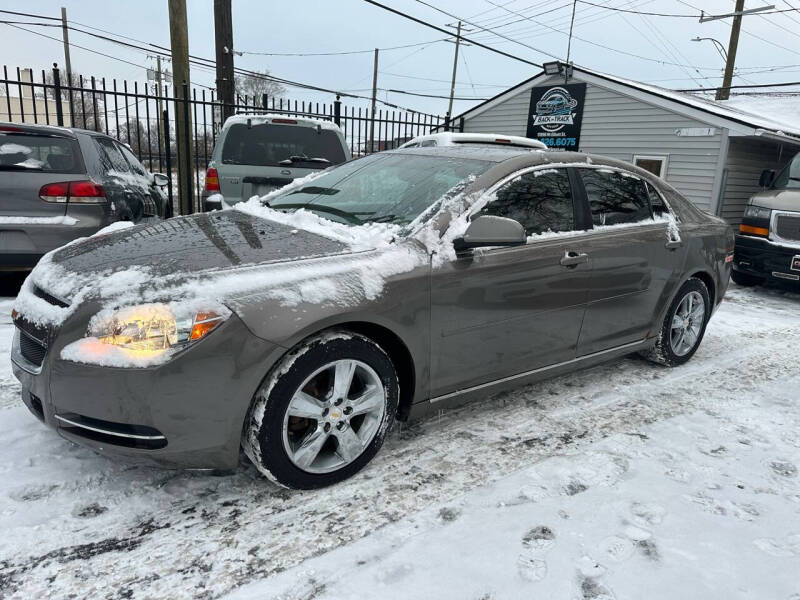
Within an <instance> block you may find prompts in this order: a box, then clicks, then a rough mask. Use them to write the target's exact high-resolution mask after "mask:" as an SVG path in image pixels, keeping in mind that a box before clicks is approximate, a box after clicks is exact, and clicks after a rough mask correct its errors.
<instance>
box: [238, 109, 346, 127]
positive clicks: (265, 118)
mask: <svg viewBox="0 0 800 600" xmlns="http://www.w3.org/2000/svg"><path fill="white" fill-rule="evenodd" d="M275 119H277V120H278V122H279V123H280V121H281V120H283V121H286V120H290V121H297V124H298V125H313V126H314V127H316V126H319V127H322V129H330V130H332V131H341V129H340V128H339V126H338V125H337V124H336V123H334V122H333V121H324V120H322V119H314V118H312V117H295V116H292V115H282V114H278V113H242V114H238V115H233V116H232V117H228V118H227V119H226V121H225V125H224V126H225V127H228V126H230V125H233V124H237V123H243V124H247V122H248V121H250V122H259V123H270V122H272V121H274V120H275Z"/></svg>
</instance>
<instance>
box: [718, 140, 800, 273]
mask: <svg viewBox="0 0 800 600" xmlns="http://www.w3.org/2000/svg"><path fill="white" fill-rule="evenodd" d="M759 184H760V185H761V187H762V188H765V189H764V190H763V191H761V192H758V193H757V194H755V195H754V196H753V197H752V198H750V201H749V202H748V203H747V208H745V211H744V217H743V218H742V224H741V225H740V226H739V233H738V234H737V236H736V252H735V254H734V259H733V272H732V273H731V278H732V279H733V280H734V281H735V282H736V283H738V284H739V285H745V286H748V285H757V284H759V283H763V282H764V281H766V280H768V279H773V280H774V279H780V280H789V281H800V154H798V155H797V156H795V157H794V158H793V159H792V160H791V161H790V162H789V164H788V165H786V167H784V168H783V170H782V171H781V172H780V173H778V175H777V176H776V175H775V171H771V170H767V171H764V172H763V173H762V174H761V178H760V181H759Z"/></svg>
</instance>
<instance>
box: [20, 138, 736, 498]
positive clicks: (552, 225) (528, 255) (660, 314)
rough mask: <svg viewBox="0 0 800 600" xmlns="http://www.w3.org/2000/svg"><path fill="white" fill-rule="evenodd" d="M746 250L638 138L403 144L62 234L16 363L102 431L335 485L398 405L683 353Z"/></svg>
mask: <svg viewBox="0 0 800 600" xmlns="http://www.w3.org/2000/svg"><path fill="white" fill-rule="evenodd" d="M300 209H303V210H300ZM732 252H733V232H732V231H731V229H730V227H729V226H728V225H726V224H725V223H724V222H723V221H722V220H720V219H718V218H716V217H713V216H709V215H707V214H705V213H703V212H701V211H700V210H698V209H697V208H695V207H694V205H693V204H692V203H691V202H689V201H687V200H686V199H685V198H684V197H682V196H681V195H680V194H679V193H678V192H677V191H675V190H674V189H673V188H672V187H670V186H669V185H668V184H667V183H665V182H664V181H662V180H661V179H658V178H657V177H655V176H653V175H651V174H650V173H648V172H647V171H644V170H642V169H639V168H636V167H633V166H631V165H629V164H626V163H623V162H620V161H616V160H612V159H608V158H603V157H600V156H594V155H585V154H579V153H570V152H528V151H526V150H520V149H515V148H493V149H487V148H471V147H463V146H461V147H447V148H418V149H407V150H395V151H390V152H382V153H376V154H372V155H369V156H366V157H363V158H360V159H358V160H353V161H350V162H348V163H345V164H343V165H341V166H339V167H336V168H333V169H331V170H330V171H328V172H327V173H324V174H322V175H320V176H319V177H317V178H316V179H314V180H313V181H311V182H310V183H303V182H300V183H298V184H295V185H292V186H289V187H288V188H285V189H283V190H280V191H278V192H276V193H274V194H272V195H270V196H268V197H267V198H265V199H260V198H255V199H253V200H251V201H249V202H248V203H246V204H244V205H241V206H238V207H235V209H233V210H226V211H221V212H211V213H205V214H199V215H192V216H188V217H180V218H177V219H172V220H171V226H170V227H169V228H166V227H163V226H159V225H155V226H139V227H134V228H132V229H129V230H127V231H120V232H116V233H111V234H109V235H103V236H99V237H97V238H94V239H91V240H87V241H85V242H82V243H80V244H75V245H72V246H70V247H67V248H64V249H61V250H59V251H57V252H55V253H54V254H53V255H52V256H50V257H48V259H47V261H43V263H42V264H40V265H39V266H38V267H37V269H36V270H34V271H33V273H32V274H31V276H30V277H29V278H28V280H27V281H26V283H25V286H24V287H23V290H22V291H21V293H20V297H19V298H18V299H17V303H16V304H15V305H14V310H15V312H14V323H15V325H16V328H17V332H16V337H15V340H14V343H13V348H12V362H13V370H14V374H15V375H16V376H17V378H18V379H19V380H20V382H21V384H22V396H23V399H24V401H25V403H26V404H27V405H28V407H29V408H30V409H31V411H32V412H33V413H34V414H36V415H37V416H38V418H39V419H41V420H42V421H43V422H44V423H45V424H47V425H48V426H50V427H53V428H55V429H56V430H57V431H58V432H59V433H60V434H61V435H62V436H63V437H65V438H67V439H69V440H73V441H75V442H77V443H80V444H84V445H86V446H89V447H91V448H94V449H95V450H97V451H98V452H102V453H104V454H109V455H116V456H123V457H127V458H129V459H135V460H139V461H146V462H149V463H154V464H158V465H162V466H170V467H191V468H217V469H231V468H235V467H236V466H237V464H238V461H239V449H240V446H241V447H243V448H244V450H245V452H246V453H247V455H248V456H249V457H250V459H251V460H252V461H253V462H254V464H255V465H256V467H258V469H259V470H261V472H262V473H264V474H265V475H266V476H267V477H269V478H271V479H273V480H275V481H277V482H279V483H280V484H282V485H285V486H291V487H295V488H316V487H320V486H325V485H328V484H332V483H335V482H338V481H340V480H342V479H344V478H346V477H348V476H350V475H353V474H354V473H356V472H357V471H358V470H359V469H361V468H362V467H363V466H364V465H365V464H366V463H367V462H368V461H369V460H370V459H371V458H372V457H373V456H374V455H375V453H376V452H377V451H378V449H379V448H380V446H381V444H382V443H383V440H384V437H385V436H386V433H387V431H388V430H389V428H390V426H391V425H392V422H393V421H394V420H395V419H400V420H406V419H408V418H409V417H410V416H415V415H421V414H424V413H425V412H427V411H431V410H437V409H440V408H442V407H446V406H450V405H452V404H453V403H456V402H461V401H463V400H465V399H468V398H472V397H479V398H485V397H486V396H487V395H488V394H491V393H494V392H496V391H499V390H502V389H505V388H507V387H510V386H517V385H521V384H523V383H527V382H531V381H534V380H537V379H541V378H545V377H549V376H552V375H556V374H561V373H565V372H568V371H572V370H575V369H582V368H586V367H589V366H591V365H594V364H596V363H599V362H601V361H606V360H609V359H613V358H615V357H619V356H622V355H624V354H629V353H632V352H642V353H644V354H645V355H646V356H648V357H649V358H651V359H653V360H655V361H657V362H659V363H662V364H664V365H668V366H677V365H681V364H683V363H685V362H686V361H688V360H689V359H690V358H691V357H692V355H693V354H694V352H695V351H696V350H697V348H698V346H699V344H700V341H701V340H702V338H703V334H704V331H705V328H706V324H707V323H708V320H709V318H710V317H711V315H712V312H713V311H714V310H715V309H716V308H717V307H718V306H719V304H720V302H721V301H722V298H723V295H724V294H725V290H726V287H727V284H728V280H729V275H730V258H731V257H732ZM154 256H158V257H169V260H162V261H155V262H154V260H153V257H154ZM121 283H124V285H121ZM487 410H488V408H487Z"/></svg>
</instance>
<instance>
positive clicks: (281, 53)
mask: <svg viewBox="0 0 800 600" xmlns="http://www.w3.org/2000/svg"><path fill="white" fill-rule="evenodd" d="M444 41H447V38H441V39H436V40H429V41H427V42H418V43H416V44H404V45H402V46H389V47H388V48H378V50H379V51H380V52H386V51H388V50H402V49H403V48H413V47H415V46H429V45H430V44H435V43H436V42H444ZM236 52H241V53H242V54H252V55H256V56H344V55H347V54H372V53H373V52H375V49H374V48H371V49H369V50H348V51H342V52H251V51H247V50H237V51H236Z"/></svg>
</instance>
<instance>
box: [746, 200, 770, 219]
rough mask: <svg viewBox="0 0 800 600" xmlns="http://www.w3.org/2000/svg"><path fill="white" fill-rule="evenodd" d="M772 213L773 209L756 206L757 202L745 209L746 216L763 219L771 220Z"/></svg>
mask: <svg viewBox="0 0 800 600" xmlns="http://www.w3.org/2000/svg"><path fill="white" fill-rule="evenodd" d="M771 215H772V210H771V209H769V208H763V207H761V206H756V205H755V204H751V205H750V206H748V207H747V208H746V209H744V216H745V217H748V218H750V219H763V220H766V221H769V218H770V216H771Z"/></svg>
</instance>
